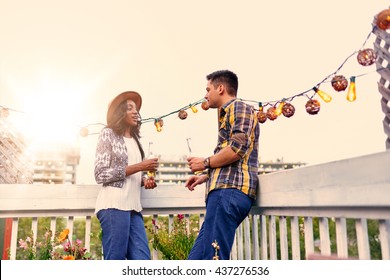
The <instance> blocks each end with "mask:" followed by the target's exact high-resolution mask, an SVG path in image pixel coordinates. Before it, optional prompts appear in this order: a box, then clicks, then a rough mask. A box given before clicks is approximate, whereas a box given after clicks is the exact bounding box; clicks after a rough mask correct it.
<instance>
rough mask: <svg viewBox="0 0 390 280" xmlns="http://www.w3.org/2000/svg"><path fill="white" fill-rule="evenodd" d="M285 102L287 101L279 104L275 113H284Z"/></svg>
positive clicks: (278, 114)
mask: <svg viewBox="0 0 390 280" xmlns="http://www.w3.org/2000/svg"><path fill="white" fill-rule="evenodd" d="M285 103H286V102H284V101H282V102H280V103H279V106H278V108H276V111H275V114H276V115H277V116H280V115H281V114H282V110H283V106H284V104H285Z"/></svg>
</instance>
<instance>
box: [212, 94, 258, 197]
mask: <svg viewBox="0 0 390 280" xmlns="http://www.w3.org/2000/svg"><path fill="white" fill-rule="evenodd" d="M259 136H260V128H259V123H258V120H257V114H256V111H255V109H254V108H253V106H251V105H248V104H246V103H245V102H243V101H241V100H239V99H233V100H231V101H229V102H228V103H226V104H225V105H224V106H222V108H221V109H220V112H219V133H218V144H217V147H216V148H215V150H214V154H216V153H218V152H219V151H220V150H221V149H223V148H224V147H226V146H230V147H231V148H232V149H233V151H234V152H236V153H237V154H238V155H239V156H240V159H239V160H238V161H236V162H234V163H232V164H230V165H226V166H223V167H219V168H211V169H209V174H208V175H209V178H210V179H209V180H208V181H207V183H206V195H207V194H208V193H209V192H210V191H212V190H214V189H226V188H237V189H239V190H241V191H242V192H244V193H245V194H247V195H248V196H249V197H251V198H253V199H255V198H256V189H257V185H258V166H259V164H258V150H259Z"/></svg>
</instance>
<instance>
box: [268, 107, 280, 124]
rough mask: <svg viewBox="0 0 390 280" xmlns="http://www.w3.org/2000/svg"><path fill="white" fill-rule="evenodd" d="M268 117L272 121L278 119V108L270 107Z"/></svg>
mask: <svg viewBox="0 0 390 280" xmlns="http://www.w3.org/2000/svg"><path fill="white" fill-rule="evenodd" d="M267 118H268V119H270V120H271V121H273V120H276V119H277V118H278V115H277V114H276V108H275V107H270V108H268V110H267Z"/></svg>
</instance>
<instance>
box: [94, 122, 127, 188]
mask: <svg viewBox="0 0 390 280" xmlns="http://www.w3.org/2000/svg"><path fill="white" fill-rule="evenodd" d="M122 154H123V155H124V156H126V150H123V147H121V145H120V143H119V142H118V141H117V140H116V137H115V135H114V132H113V131H112V130H111V129H108V128H104V129H102V131H101V132H100V135H99V138H98V142H97V147H96V157H95V170H94V173H95V180H96V182H97V183H98V184H103V185H104V186H105V185H112V186H115V187H122V181H123V180H124V178H125V176H126V172H125V168H126V165H127V163H126V162H125V161H124V160H123V157H121V156H122ZM125 158H126V157H125Z"/></svg>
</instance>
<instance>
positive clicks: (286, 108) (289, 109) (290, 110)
mask: <svg viewBox="0 0 390 280" xmlns="http://www.w3.org/2000/svg"><path fill="white" fill-rule="evenodd" d="M282 113H283V116H285V117H286V118H289V117H292V116H293V115H294V114H295V107H294V105H292V104H291V103H285V104H284V105H283V109H282Z"/></svg>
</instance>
